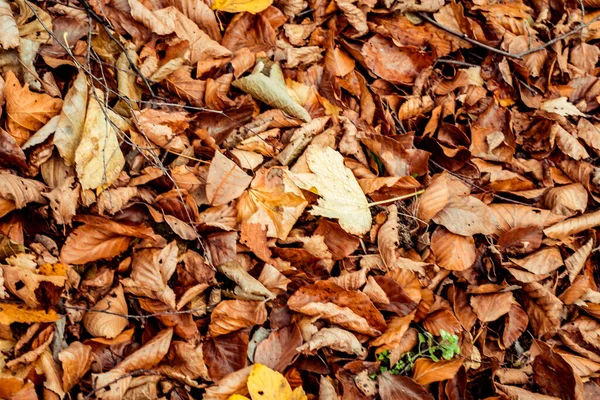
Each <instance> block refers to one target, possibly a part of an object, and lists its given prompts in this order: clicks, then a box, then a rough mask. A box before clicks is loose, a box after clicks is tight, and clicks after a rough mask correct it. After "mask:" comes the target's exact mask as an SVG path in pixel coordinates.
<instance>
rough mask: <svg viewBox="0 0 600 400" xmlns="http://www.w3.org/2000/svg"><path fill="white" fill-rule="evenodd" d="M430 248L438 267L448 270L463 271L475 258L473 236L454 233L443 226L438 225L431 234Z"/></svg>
mask: <svg viewBox="0 0 600 400" xmlns="http://www.w3.org/2000/svg"><path fill="white" fill-rule="evenodd" d="M431 250H432V251H433V253H434V254H435V256H436V262H437V263H438V264H439V265H440V267H442V268H445V269H448V270H450V271H464V270H466V269H467V268H470V267H471V266H472V265H473V263H475V260H476V258H477V254H476V248H475V242H474V241H473V238H471V237H470V236H460V235H455V234H453V233H451V232H449V231H448V230H446V229H445V228H443V227H438V228H437V229H436V230H435V232H434V233H433V235H432V236H431Z"/></svg>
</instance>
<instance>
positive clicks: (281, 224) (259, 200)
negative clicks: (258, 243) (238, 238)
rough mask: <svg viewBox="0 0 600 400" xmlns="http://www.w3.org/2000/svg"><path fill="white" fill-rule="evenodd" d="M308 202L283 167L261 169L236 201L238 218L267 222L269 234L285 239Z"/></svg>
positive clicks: (251, 221) (249, 221)
mask: <svg viewBox="0 0 600 400" xmlns="http://www.w3.org/2000/svg"><path fill="white" fill-rule="evenodd" d="M307 204H308V202H307V201H306V200H305V198H304V196H303V194H302V191H301V190H300V189H299V188H298V187H297V186H296V185H295V184H294V182H292V180H291V179H290V177H288V174H286V173H285V172H284V170H283V169H281V168H271V169H269V170H266V171H265V170H260V171H259V172H258V173H257V174H256V177H255V178H254V180H253V181H252V184H251V185H250V188H249V189H248V190H247V191H246V192H244V193H243V194H242V196H241V197H240V199H239V200H238V204H237V211H238V217H239V218H240V219H241V220H242V221H246V222H248V223H258V224H265V225H266V226H267V237H276V238H279V239H285V238H286V237H287V236H288V234H289V232H290V230H291V229H292V227H293V225H294V224H295V223H296V221H297V220H298V218H299V217H300V215H301V214H302V212H303V211H304V209H305V208H306V205H307Z"/></svg>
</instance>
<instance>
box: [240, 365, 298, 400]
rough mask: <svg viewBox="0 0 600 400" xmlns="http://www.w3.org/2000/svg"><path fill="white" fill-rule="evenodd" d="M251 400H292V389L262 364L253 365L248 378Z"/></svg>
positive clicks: (274, 372) (281, 377)
mask: <svg viewBox="0 0 600 400" xmlns="http://www.w3.org/2000/svg"><path fill="white" fill-rule="evenodd" d="M248 391H249V392H250V397H252V400H292V399H295V398H296V397H292V396H293V394H292V388H291V387H290V384H289V383H288V381H287V380H286V379H285V377H284V376H283V375H281V374H280V373H279V372H276V371H273V370H272V369H270V368H269V367H266V366H264V365H262V364H254V365H253V366H252V370H251V371H250V377H248Z"/></svg>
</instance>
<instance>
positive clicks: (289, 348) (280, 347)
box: [254, 323, 303, 373]
mask: <svg viewBox="0 0 600 400" xmlns="http://www.w3.org/2000/svg"><path fill="white" fill-rule="evenodd" d="M302 342H303V340H302V334H301V333H300V329H299V328H298V325H296V324H295V323H293V324H291V325H288V326H286V327H284V328H281V329H279V330H277V331H273V332H271V334H270V335H269V337H268V338H266V339H265V340H263V341H262V342H260V343H259V344H258V346H256V352H255V353H254V362H255V363H257V364H263V365H265V366H267V367H269V368H271V369H272V370H274V371H278V372H281V373H283V372H284V371H285V369H286V368H287V367H288V366H289V365H290V364H292V362H293V361H294V360H295V359H296V357H297V355H298V353H297V351H294V350H293V349H297V348H298V347H299V346H300V345H301V344H302ZM298 351H299V350H298Z"/></svg>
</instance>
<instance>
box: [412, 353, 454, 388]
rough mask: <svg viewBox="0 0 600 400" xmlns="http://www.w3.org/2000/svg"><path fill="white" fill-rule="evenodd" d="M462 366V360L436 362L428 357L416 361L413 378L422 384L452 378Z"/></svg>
mask: <svg viewBox="0 0 600 400" xmlns="http://www.w3.org/2000/svg"><path fill="white" fill-rule="evenodd" d="M461 366H462V360H459V359H456V360H449V361H438V362H434V361H432V360H430V359H428V358H419V359H418V360H417V361H415V367H414V370H413V379H414V380H415V381H416V382H417V383H418V384H420V385H428V384H430V383H432V382H440V381H445V380H446V379H452V378H453V377H454V375H456V373H457V372H458V370H459V369H460V367H461Z"/></svg>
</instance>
